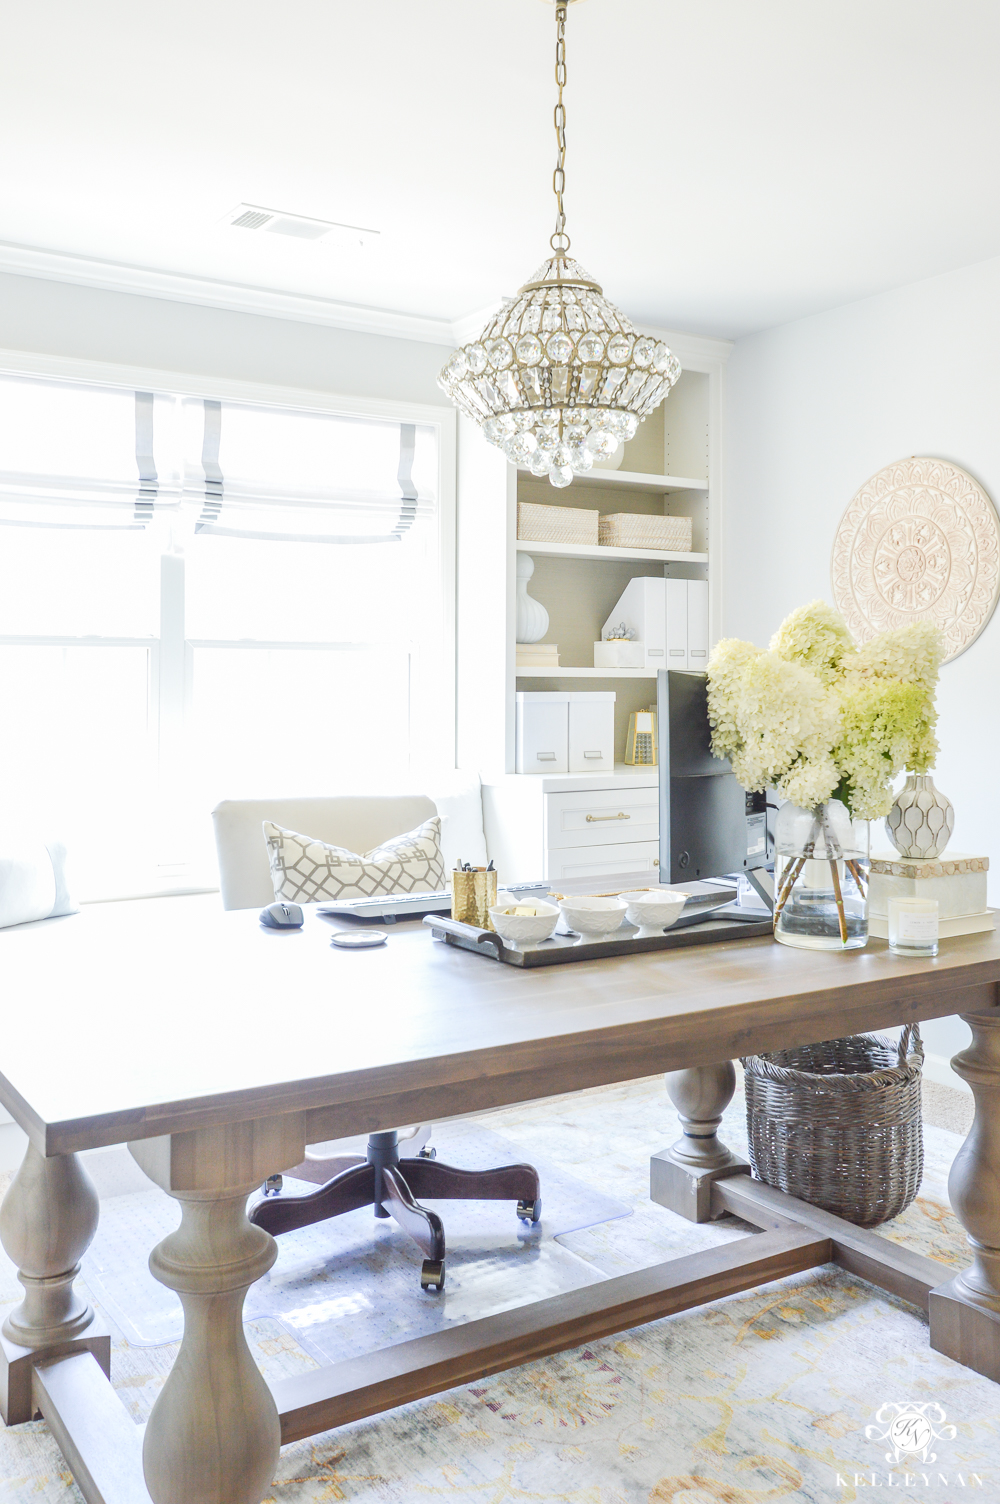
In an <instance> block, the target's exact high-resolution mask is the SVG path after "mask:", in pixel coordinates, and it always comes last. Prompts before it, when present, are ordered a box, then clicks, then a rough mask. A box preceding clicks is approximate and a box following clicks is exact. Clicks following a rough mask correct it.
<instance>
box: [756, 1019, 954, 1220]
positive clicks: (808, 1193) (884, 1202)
mask: <svg viewBox="0 0 1000 1504" xmlns="http://www.w3.org/2000/svg"><path fill="white" fill-rule="evenodd" d="M923 1059H924V1052H923V1046H922V1044H921V1042H920V1030H919V1029H918V1028H917V1025H916V1024H908V1025H907V1027H906V1028H905V1029H904V1030H903V1033H902V1035H901V1037H900V1040H899V1044H898V1045H897V1044H896V1043H895V1042H894V1041H893V1040H890V1039H886V1038H885V1037H884V1036H882V1035H878V1034H875V1035H865V1034H856V1035H854V1036H852V1037H851V1038H849V1039H828V1040H827V1041H826V1042H825V1043H824V1044H811V1045H804V1046H802V1047H801V1048H799V1049H794V1050H779V1051H775V1052H774V1053H772V1054H769V1055H751V1056H749V1057H748V1058H747V1059H745V1060H744V1061H743V1067H744V1070H745V1072H746V1102H747V1138H748V1140H749V1145H750V1163H751V1165H752V1167H753V1172H754V1174H755V1175H756V1176H757V1178H758V1180H763V1181H766V1183H767V1184H768V1185H773V1186H777V1188H778V1189H779V1190H782V1191H787V1192H788V1194H789V1195H792V1196H798V1197H799V1198H800V1200H802V1201H808V1202H809V1203H810V1204H811V1205H812V1206H820V1207H822V1208H823V1209H824V1211H828V1212H835V1213H836V1214H837V1216H839V1217H844V1218H845V1219H846V1220H847V1221H848V1222H855V1223H857V1224H858V1226H859V1227H875V1226H876V1225H877V1224H878V1223H879V1222H887V1221H888V1219H889V1218H890V1217H896V1216H898V1215H899V1213H900V1212H901V1211H904V1210H905V1209H906V1207H908V1206H909V1204H910V1202H911V1201H912V1200H913V1198H914V1196H915V1195H916V1194H917V1190H918V1188H919V1186H920V1179H921V1176H922V1174H923V1167H924V1145H923V1132H922V1126H921V1120H920V1073H921V1067H922V1065H923Z"/></svg>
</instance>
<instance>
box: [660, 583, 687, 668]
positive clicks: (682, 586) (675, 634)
mask: <svg viewBox="0 0 1000 1504" xmlns="http://www.w3.org/2000/svg"><path fill="white" fill-rule="evenodd" d="M664 585H665V586H666V616H667V620H666V632H665V636H664V640H665V643H666V649H667V654H666V662H665V663H664V665H663V667H664V668H688V667H689V666H690V665H689V663H688V581H687V580H664Z"/></svg>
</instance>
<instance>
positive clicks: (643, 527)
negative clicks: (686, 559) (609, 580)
mask: <svg viewBox="0 0 1000 1504" xmlns="http://www.w3.org/2000/svg"><path fill="white" fill-rule="evenodd" d="M598 537H599V539H600V541H601V543H602V544H604V545H605V547H607V548H662V549H665V550H669V551H670V552H671V553H675V554H689V553H690V552H691V518H690V517H653V516H650V515H649V514H648V513H643V512H612V513H611V514H610V516H607V517H602V518H601V522H600V528H599V531H598Z"/></svg>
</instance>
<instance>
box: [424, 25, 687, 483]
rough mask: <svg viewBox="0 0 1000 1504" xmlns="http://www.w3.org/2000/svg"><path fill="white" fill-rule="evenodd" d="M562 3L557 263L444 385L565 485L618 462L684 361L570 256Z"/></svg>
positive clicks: (455, 361)
mask: <svg viewBox="0 0 1000 1504" xmlns="http://www.w3.org/2000/svg"><path fill="white" fill-rule="evenodd" d="M571 3H572V0H556V88H557V100H556V107H555V127H556V147H557V151H556V168H555V172H554V173H553V175H552V187H553V191H554V192H555V196H556V228H555V233H554V234H553V236H552V237H551V240H550V241H549V244H550V245H551V247H552V250H553V252H554V254H553V255H552V256H551V257H550V258H549V260H548V261H545V262H543V263H542V265H541V266H540V267H539V268H538V270H537V271H536V272H535V275H534V276H533V277H532V278H531V280H530V281H528V282H525V284H524V286H523V287H522V288H521V289H520V291H519V292H518V294H517V297H516V298H514V299H513V300H511V299H508V300H507V301H506V302H505V303H504V306H503V308H501V310H500V312H499V313H498V314H497V315H496V317H495V318H494V319H493V320H492V321H491V322H490V323H489V324H487V326H486V328H485V329H484V330H483V332H482V334H481V335H480V336H479V338H478V339H477V340H474V341H473V342H472V344H469V345H463V346H462V347H461V349H459V350H456V351H455V352H454V354H453V355H452V356H451V357H450V358H449V360H448V361H447V363H446V365H445V367H444V370H443V371H442V372H441V375H440V376H439V377H438V384H439V385H440V386H441V388H442V389H443V390H444V391H445V392H447V394H448V396H449V397H450V398H451V400H452V402H454V404H455V406H456V407H457V408H459V409H460V410H461V411H462V412H463V413H465V414H467V416H468V417H470V418H473V419H475V421H476V422H477V423H479V424H481V426H482V430H483V433H484V435H485V436H486V438H487V439H488V440H489V441H490V443H491V444H495V445H496V446H497V447H498V448H499V449H502V450H503V452H504V454H505V455H506V456H507V458H508V459H509V460H510V461H511V463H512V464H515V465H523V466H527V467H528V468H529V469H530V470H531V473H532V475H538V476H542V475H547V476H548V478H549V480H550V481H551V482H552V484H553V485H554V486H568V485H569V483H570V481H571V480H572V479H573V476H574V475H583V474H585V473H586V472H587V471H588V470H590V469H591V468H592V467H593V464H594V461H595V459H610V458H612V456H613V455H614V454H615V452H616V451H617V449H618V445H619V444H620V443H623V442H625V440H627V439H631V438H632V437H633V435H634V434H635V432H636V430H637V428H638V427H639V424H640V422H641V421H642V420H643V419H644V418H645V417H647V415H648V414H649V413H651V412H653V410H654V409H655V408H657V407H658V406H659V405H660V403H661V402H662V401H663V399H664V397H666V396H667V394H668V393H669V391H670V388H671V387H672V386H673V385H674V382H675V381H676V380H677V378H678V376H679V375H680V371H681V368H680V363H679V361H678V360H677V358H676V356H674V355H672V354H671V352H670V350H669V349H668V348H667V346H666V345H665V344H664V342H663V341H662V340H656V339H650V338H648V337H647V336H646V335H643V334H639V335H637V334H636V332H635V329H634V328H633V326H632V324H631V323H630V322H629V320H628V319H627V318H626V317H625V315H624V314H623V313H621V312H620V311H619V310H618V309H617V308H616V307H615V305H614V304H613V303H611V302H609V301H608V299H607V298H606V297H604V295H603V292H602V290H601V288H600V286H599V284H598V283H596V282H595V281H594V280H593V278H592V277H591V276H589V274H588V273H587V272H586V271H584V269H583V267H582V266H580V264H579V262H577V261H574V260H573V259H572V258H571V257H570V256H569V254H568V252H569V245H570V240H569V236H568V235H567V234H566V215H565V213H564V211H563V192H564V189H565V185H566V172H565V162H566V107H565V105H564V104H563V89H564V88H565V85H566V9H567V5H568V4H571Z"/></svg>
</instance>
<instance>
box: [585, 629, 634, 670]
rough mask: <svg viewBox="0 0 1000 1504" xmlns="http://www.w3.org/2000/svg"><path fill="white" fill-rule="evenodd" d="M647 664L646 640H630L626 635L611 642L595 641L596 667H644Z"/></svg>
mask: <svg viewBox="0 0 1000 1504" xmlns="http://www.w3.org/2000/svg"><path fill="white" fill-rule="evenodd" d="M645 665H646V644H645V643H644V642H629V641H628V639H627V638H625V637H618V638H614V639H613V640H612V641H610V642H595V643H594V667H595V668H644V667H645Z"/></svg>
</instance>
